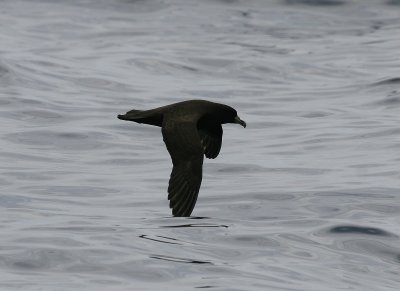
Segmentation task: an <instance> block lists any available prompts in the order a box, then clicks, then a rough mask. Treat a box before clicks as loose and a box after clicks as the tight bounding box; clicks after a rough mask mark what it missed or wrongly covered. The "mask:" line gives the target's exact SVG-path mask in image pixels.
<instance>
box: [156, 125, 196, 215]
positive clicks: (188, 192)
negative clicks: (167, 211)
mask: <svg viewBox="0 0 400 291" xmlns="http://www.w3.org/2000/svg"><path fill="white" fill-rule="evenodd" d="M162 134H163V139H164V142H165V144H166V146H167V149H168V152H169V154H170V155H171V158H172V164H173V169H172V173H171V177H170V180H169V186H168V199H169V200H170V204H169V206H170V208H172V214H173V215H174V216H190V214H191V213H192V211H193V208H194V205H195V204H196V201H197V196H198V193H199V189H200V185H201V180H202V168H203V148H202V144H201V141H200V137H199V133H198V131H197V127H196V124H195V123H193V122H183V123H182V122H179V123H178V122H176V123H175V122H173V121H165V120H164V123H163V126H162Z"/></svg>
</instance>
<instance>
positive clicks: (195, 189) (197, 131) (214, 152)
mask: <svg viewBox="0 0 400 291" xmlns="http://www.w3.org/2000/svg"><path fill="white" fill-rule="evenodd" d="M118 118H119V119H122V120H129V121H134V122H137V123H145V124H151V125H155V126H159V127H161V128H162V129H161V131H162V135H163V139H164V142H165V144H166V146H167V149H168V152H169V154H170V155H171V158H172V164H173V168H172V173H171V178H170V180H169V186H168V199H169V200H170V204H169V206H170V208H172V214H173V215H174V216H190V214H191V213H192V211H193V208H194V205H195V204H196V200H197V196H198V193H199V189H200V184H201V179H202V170H203V155H205V156H206V157H207V158H209V159H214V158H216V157H217V156H218V154H219V151H220V149H221V143H222V126H221V125H222V124H224V123H239V124H241V125H242V126H243V127H246V123H245V122H244V121H243V120H241V119H240V118H239V117H238V116H237V112H236V110H235V109H233V108H232V107H229V106H227V105H224V104H218V103H214V102H210V101H204V100H188V101H183V102H179V103H175V104H171V105H167V106H163V107H159V108H155V109H151V110H144V111H142V110H131V111H129V112H127V113H126V114H124V115H118Z"/></svg>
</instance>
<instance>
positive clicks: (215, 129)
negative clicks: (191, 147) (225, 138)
mask: <svg viewBox="0 0 400 291" xmlns="http://www.w3.org/2000/svg"><path fill="white" fill-rule="evenodd" d="M198 131H199V136H200V140H201V144H202V145H203V150H204V154H205V155H206V157H207V158H209V159H215V158H216V157H217V156H218V154H219V151H220V150H221V144H222V126H221V124H212V125H208V126H206V125H202V124H201V123H200V124H199V127H198Z"/></svg>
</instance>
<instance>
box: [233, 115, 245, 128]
mask: <svg viewBox="0 0 400 291" xmlns="http://www.w3.org/2000/svg"><path fill="white" fill-rule="evenodd" d="M235 123H238V124H240V125H241V126H243V127H246V122H244V121H243V120H241V119H240V118H239V116H236V117H235Z"/></svg>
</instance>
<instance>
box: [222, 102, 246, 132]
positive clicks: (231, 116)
mask: <svg viewBox="0 0 400 291" xmlns="http://www.w3.org/2000/svg"><path fill="white" fill-rule="evenodd" d="M226 107H227V108H226V110H225V112H224V113H225V114H224V123H238V124H240V125H241V126H243V127H246V122H244V120H241V119H240V118H239V116H238V115H237V111H236V110H235V109H233V108H232V107H229V106H226Z"/></svg>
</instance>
